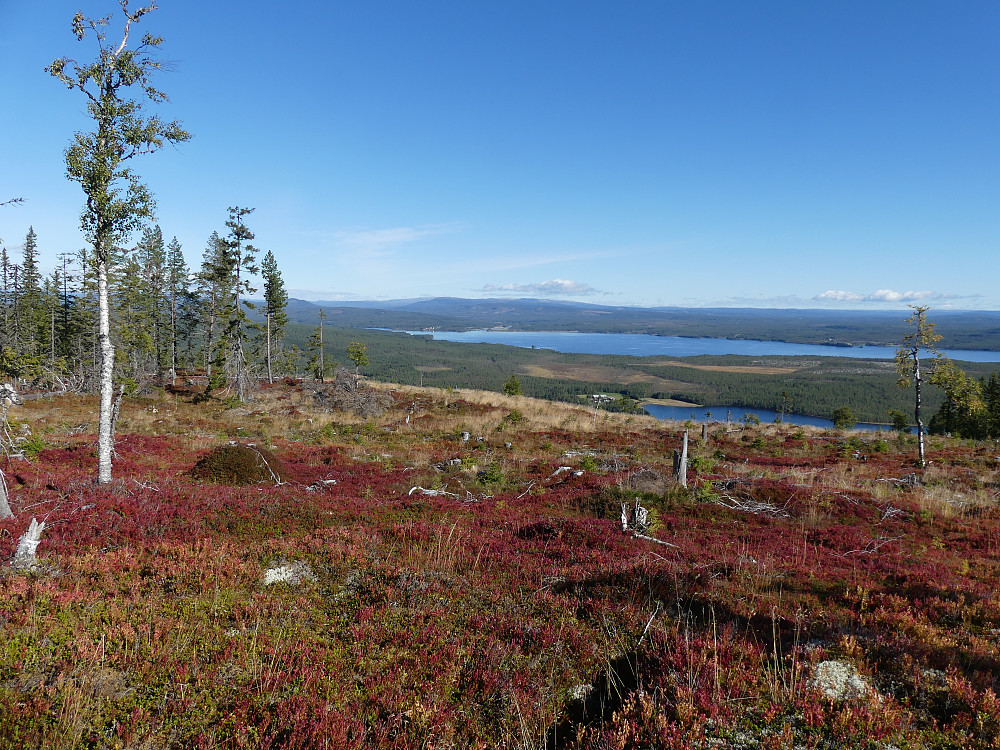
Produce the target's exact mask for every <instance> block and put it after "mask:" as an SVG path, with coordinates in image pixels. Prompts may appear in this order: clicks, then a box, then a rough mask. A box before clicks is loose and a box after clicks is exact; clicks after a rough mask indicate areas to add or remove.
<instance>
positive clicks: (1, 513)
mask: <svg viewBox="0 0 1000 750" xmlns="http://www.w3.org/2000/svg"><path fill="white" fill-rule="evenodd" d="M12 515H14V513H13V511H11V509H10V502H9V500H8V499H7V482H6V481H5V480H4V475H3V472H2V471H0V521H2V520H4V519H5V518H10V517H11V516H12Z"/></svg>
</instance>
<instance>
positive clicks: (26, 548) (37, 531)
mask: <svg viewBox="0 0 1000 750" xmlns="http://www.w3.org/2000/svg"><path fill="white" fill-rule="evenodd" d="M43 531H45V522H44V521H43V522H42V523H38V519H36V518H32V519H31V525H30V526H29V527H28V530H27V531H25V532H24V533H23V534H22V535H21V538H20V539H19V540H18V542H17V551H16V552H14V559H13V560H11V563H10V564H11V566H12V567H14V568H17V569H18V570H30V569H31V568H34V567H35V566H36V565H37V564H38V559H37V558H36V557H35V550H37V549H38V545H39V544H40V543H41V541H42V532H43Z"/></svg>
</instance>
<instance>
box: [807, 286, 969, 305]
mask: <svg viewBox="0 0 1000 750" xmlns="http://www.w3.org/2000/svg"><path fill="white" fill-rule="evenodd" d="M950 296H951V295H946V294H939V293H937V292H932V291H921V292H914V291H908V292H897V291H894V290H892V289H878V290H876V291H874V292H872V293H870V294H859V293H858V292H847V291H842V290H839V291H838V290H833V289H831V290H827V291H825V292H822V293H820V294H817V295H816V296H815V297H813V299H815V300H819V301H821V302H890V303H900V302H925V301H927V300H938V299H948V298H949V297H950Z"/></svg>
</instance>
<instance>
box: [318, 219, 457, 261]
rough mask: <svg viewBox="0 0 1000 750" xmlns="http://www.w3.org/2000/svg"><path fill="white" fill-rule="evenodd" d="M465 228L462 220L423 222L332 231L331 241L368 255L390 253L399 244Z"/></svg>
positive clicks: (374, 255) (376, 255)
mask: <svg viewBox="0 0 1000 750" xmlns="http://www.w3.org/2000/svg"><path fill="white" fill-rule="evenodd" d="M464 228H465V224H463V223H462V222H457V221H453V222H448V223H445V224H423V225H420V226H416V227H390V228H387V229H356V230H351V231H340V232H333V233H332V234H331V235H329V236H330V237H332V239H333V241H334V242H335V243H336V244H337V245H339V246H341V247H344V248H347V249H350V250H351V251H352V252H355V253H360V254H362V255H365V256H368V257H378V256H383V255H390V254H391V253H392V252H393V250H395V249H396V248H397V247H399V246H401V245H406V244H409V243H411V242H416V241H417V240H421V239H423V238H425V237H435V236H437V235H441V234H453V233H455V232H460V231H462V230H463V229H464Z"/></svg>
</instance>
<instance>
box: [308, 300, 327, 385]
mask: <svg viewBox="0 0 1000 750" xmlns="http://www.w3.org/2000/svg"><path fill="white" fill-rule="evenodd" d="M324 320H326V313H325V312H323V309H322V308H320V311H319V325H318V326H317V327H316V330H315V331H313V334H312V336H310V337H309V351H310V352H312V357H311V358H310V359H309V370H310V371H311V372H312V375H313V377H314V378H315V379H316V380H318V381H319V382H321V383H322V382H323V381H324V379H325V377H326V364H325V362H324V351H323V321H324Z"/></svg>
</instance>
